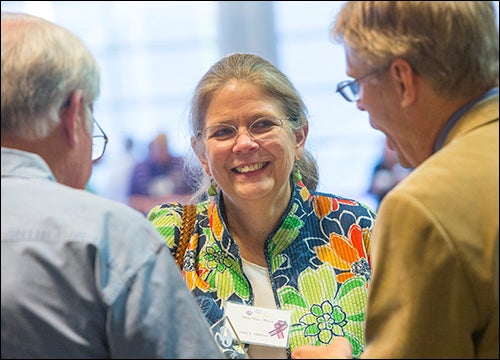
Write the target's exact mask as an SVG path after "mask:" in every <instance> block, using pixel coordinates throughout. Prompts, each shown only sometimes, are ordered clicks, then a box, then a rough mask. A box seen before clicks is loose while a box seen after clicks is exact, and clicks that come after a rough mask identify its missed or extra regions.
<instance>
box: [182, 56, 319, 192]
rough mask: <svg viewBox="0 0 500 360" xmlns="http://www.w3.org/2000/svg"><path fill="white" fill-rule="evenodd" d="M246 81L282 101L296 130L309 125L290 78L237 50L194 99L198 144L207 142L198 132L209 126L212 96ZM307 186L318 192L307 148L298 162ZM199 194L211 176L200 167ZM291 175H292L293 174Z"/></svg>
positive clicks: (213, 70)
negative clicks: (201, 139) (237, 82)
mask: <svg viewBox="0 0 500 360" xmlns="http://www.w3.org/2000/svg"><path fill="white" fill-rule="evenodd" d="M233 79H236V80H244V81H247V82H249V83H251V84H254V85H256V86H258V87H260V88H261V89H263V90H264V91H265V92H266V93H267V94H269V95H270V96H271V97H272V98H273V99H276V101H277V102H278V103H280V104H281V106H282V108H283V110H284V111H285V116H286V117H287V119H288V123H289V126H290V127H291V129H292V131H295V132H296V131H299V130H301V129H303V128H304V127H305V126H307V124H308V120H307V107H306V105H305V103H304V101H303V99H302V97H301V96H300V94H299V93H298V92H297V90H296V89H295V87H294V86H293V84H292V83H291V82H290V80H289V79H288V78H287V77H286V75H284V74H283V73H282V72H281V71H280V70H278V69H277V68H276V67H275V66H274V65H273V64H271V63H270V62H269V61H267V60H266V59H263V58H262V57H260V56H258V55H255V54H241V53H235V54H231V55H228V56H225V57H224V58H222V59H221V60H219V61H218V62H217V63H215V64H214V65H212V66H211V67H210V69H209V70H208V71H207V72H206V73H205V75H204V76H203V77H202V78H201V80H200V81H199V83H198V85H197V86H196V88H195V90H194V93H193V97H192V99H191V108H190V128H191V133H192V136H193V139H194V141H195V146H197V147H198V148H199V149H202V148H203V143H202V142H201V141H200V139H199V138H197V137H196V136H195V135H196V134H197V133H198V132H199V131H201V130H202V129H203V128H204V126H205V116H206V112H207V109H208V107H209V105H210V102H211V100H212V97H213V96H214V93H215V92H217V90H219V89H221V88H222V87H223V86H224V85H225V84H226V83H227V82H229V81H230V80H233ZM295 169H296V170H298V171H300V173H301V175H302V181H303V182H304V184H305V185H306V187H307V188H308V189H309V190H311V191H314V190H315V189H316V187H317V185H318V177H319V175H318V166H317V163H316V160H315V159H314V158H313V156H312V155H311V154H310V153H309V152H308V151H307V150H305V149H304V153H303V155H302V157H301V158H300V159H298V160H297V161H296V162H295ZM198 172H199V177H198V178H201V180H199V182H198V184H197V187H198V191H196V193H195V197H196V196H201V195H202V194H203V193H204V192H205V191H206V190H207V188H208V186H209V185H210V181H209V179H208V177H207V175H206V174H205V173H204V171H202V170H201V169H199V171H198ZM292 175H293V174H291V175H290V176H292Z"/></svg>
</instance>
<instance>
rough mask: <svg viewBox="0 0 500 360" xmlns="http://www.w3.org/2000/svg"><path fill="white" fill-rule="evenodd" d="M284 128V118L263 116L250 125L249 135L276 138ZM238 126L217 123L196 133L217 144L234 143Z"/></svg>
mask: <svg viewBox="0 0 500 360" xmlns="http://www.w3.org/2000/svg"><path fill="white" fill-rule="evenodd" d="M282 128H283V120H282V119H279V118H274V117H262V118H259V119H257V120H255V121H254V122H253V123H251V124H250V126H248V130H247V131H248V135H249V136H250V137H251V138H252V139H253V140H255V141H269V140H273V139H275V138H276V137H277V136H278V134H279V132H280V130H281V129H282ZM239 134H240V132H239V131H238V128H237V127H236V126H234V125H231V124H217V125H213V126H209V127H206V128H205V129H203V130H201V131H199V132H198V133H197V134H196V135H197V136H201V137H202V138H203V140H204V141H205V142H207V143H208V142H211V143H213V144H215V145H217V146H226V145H232V144H233V143H234V141H235V140H236V139H237V138H238V136H239Z"/></svg>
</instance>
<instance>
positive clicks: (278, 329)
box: [269, 320, 288, 339]
mask: <svg viewBox="0 0 500 360" xmlns="http://www.w3.org/2000/svg"><path fill="white" fill-rule="evenodd" d="M287 327H288V324H287V323H286V321H283V320H279V321H277V322H275V323H274V330H271V331H269V335H271V336H274V335H278V339H283V338H284V337H285V335H283V331H285V329H286V328H287Z"/></svg>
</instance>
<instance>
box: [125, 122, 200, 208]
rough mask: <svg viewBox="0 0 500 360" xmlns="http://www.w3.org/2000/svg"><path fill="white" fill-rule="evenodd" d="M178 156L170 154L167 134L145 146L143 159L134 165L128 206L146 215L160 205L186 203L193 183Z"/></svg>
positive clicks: (161, 134) (157, 137)
mask: <svg viewBox="0 0 500 360" xmlns="http://www.w3.org/2000/svg"><path fill="white" fill-rule="evenodd" d="M185 165H186V164H185V161H184V158H183V157H182V156H175V155H173V154H172V153H171V151H170V149H169V144H168V138H167V134H165V133H163V132H162V133H159V134H158V135H157V136H156V138H155V139H154V140H153V141H151V143H150V144H149V147H148V155H147V158H146V159H145V160H143V161H141V162H139V163H137V164H135V165H134V167H133V169H132V173H131V176H130V187H129V194H128V203H129V205H130V206H131V207H133V208H134V209H136V210H139V211H140V212H142V213H143V214H144V215H146V214H147V213H148V212H149V210H151V209H152V208H153V207H154V206H156V205H158V204H161V203H164V202H181V203H183V202H187V201H188V199H189V198H190V196H191V193H192V189H193V188H192V186H191V184H193V182H194V180H193V179H192V178H191V174H190V173H188V171H187V168H186V166H185Z"/></svg>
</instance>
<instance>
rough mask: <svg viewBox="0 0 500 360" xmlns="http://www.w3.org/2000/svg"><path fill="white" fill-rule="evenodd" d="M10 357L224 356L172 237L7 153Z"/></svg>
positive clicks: (19, 154)
mask: <svg viewBox="0 0 500 360" xmlns="http://www.w3.org/2000/svg"><path fill="white" fill-rule="evenodd" d="M1 162H2V194H1V196H2V197H1V202H2V214H1V217H2V226H1V232H2V248H1V260H2V261H1V289H2V292H1V294H2V295H1V296H2V301H1V302H2V309H1V310H2V312H1V317H2V335H1V336H2V343H1V352H2V358H32V357H36V358H110V357H111V358H139V357H142V358H204V359H207V358H223V356H222V355H221V353H220V351H219V350H218V348H217V345H216V344H215V341H214V339H213V337H212V335H211V333H210V330H209V328H208V324H207V322H206V320H205V319H204V317H203V315H201V313H200V312H199V311H198V307H197V304H196V303H195V302H194V299H193V298H192V296H191V294H190V293H189V291H188V290H187V288H186V285H185V283H184V281H183V280H182V278H181V275H180V272H179V270H178V268H177V267H176V265H175V263H174V261H173V259H172V257H171V256H170V253H169V251H168V249H167V247H166V246H165V243H164V240H163V239H162V237H161V236H160V235H159V234H158V232H157V231H156V230H155V229H154V228H153V226H152V225H151V223H150V222H149V221H147V220H146V219H144V217H143V216H142V215H141V214H140V213H139V212H136V211H135V210H132V209H131V208H129V207H127V206H126V205H123V204H119V203H116V202H113V201H110V200H108V199H104V198H100V197H98V196H96V195H94V194H91V193H90V192H88V191H84V190H77V189H73V188H70V187H67V186H65V185H62V184H59V183H58V182H56V180H55V178H54V176H53V174H52V172H51V171H50V169H49V167H48V166H47V164H46V163H45V162H44V161H43V159H42V158H41V157H39V156H38V155H35V154H32V153H27V152H23V151H19V150H13V149H7V148H3V147H2V159H1Z"/></svg>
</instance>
